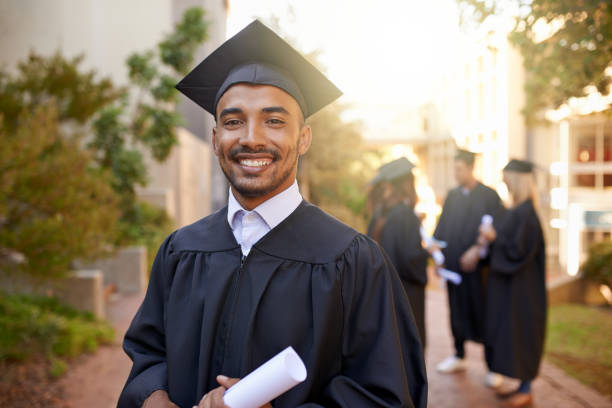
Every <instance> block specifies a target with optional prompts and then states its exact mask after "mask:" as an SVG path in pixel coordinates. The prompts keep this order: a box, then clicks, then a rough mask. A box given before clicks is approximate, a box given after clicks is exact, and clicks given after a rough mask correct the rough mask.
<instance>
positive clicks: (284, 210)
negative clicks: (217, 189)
mask: <svg viewBox="0 0 612 408" xmlns="http://www.w3.org/2000/svg"><path fill="white" fill-rule="evenodd" d="M301 202H302V195H301V194H300V190H299V187H298V184H297V180H296V181H294V182H293V184H292V185H291V187H289V188H288V189H286V190H283V191H281V192H280V193H278V194H277V195H275V196H274V197H272V198H270V199H268V200H267V201H264V202H263V203H261V204H259V205H258V206H257V207H255V208H254V209H253V210H252V212H256V213H257V214H259V216H260V217H261V218H263V220H264V221H265V222H266V224H268V226H269V227H270V229H272V228H274V227H276V226H277V225H278V224H280V223H281V222H282V221H283V220H284V219H285V218H287V217H288V216H289V215H290V214H291V213H292V212H293V211H295V209H296V208H297V207H298V206H299V205H300V203H301ZM240 211H244V212H249V211H247V210H245V209H244V208H242V206H241V205H240V203H239V202H238V200H236V198H235V197H234V193H233V192H232V189H231V187H230V191H229V194H228V203H227V222H228V223H229V225H230V227H231V228H232V229H233V225H234V218H235V217H236V214H238V213H239V212H240Z"/></svg>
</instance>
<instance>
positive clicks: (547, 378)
mask: <svg viewBox="0 0 612 408" xmlns="http://www.w3.org/2000/svg"><path fill="white" fill-rule="evenodd" d="M426 302H427V305H426V314H427V315H426V319H427V341H428V344H427V350H426V363H427V376H428V378H429V406H430V407H432V408H451V407H452V408H463V407H465V408H468V407H469V408H480V407H483V408H484V407H497V406H499V400H498V399H497V398H496V397H495V395H494V392H493V391H492V390H491V389H489V388H487V387H486V386H485V385H484V382H483V381H484V377H485V374H486V366H485V363H484V350H483V348H482V346H480V345H478V344H475V343H471V342H468V344H467V345H466V358H467V365H468V369H467V370H466V371H465V372H461V373H457V374H440V373H438V372H437V371H436V364H437V363H439V362H440V361H442V360H443V359H444V358H446V357H448V356H449V355H450V354H451V353H452V351H453V346H452V340H451V339H452V337H451V333H450V323H449V321H448V301H447V297H446V291H445V290H441V289H428V290H427V294H426ZM508 382H509V383H510V381H508ZM512 383H515V382H512ZM533 394H534V398H535V402H534V404H533V406H534V407H537V408H596V407H597V408H604V407H612V401H610V400H608V399H606V398H605V397H604V396H602V395H601V394H599V393H597V392H595V391H593V390H591V389H590V388H588V387H586V386H584V385H582V384H581V383H579V382H578V381H577V380H574V379H573V378H570V377H569V376H567V375H566V374H565V373H563V372H562V371H561V370H560V369H558V368H557V367H555V366H553V365H551V364H548V363H547V362H546V361H544V362H543V364H542V366H541V369H540V375H539V376H538V378H536V380H535V381H534V383H533Z"/></svg>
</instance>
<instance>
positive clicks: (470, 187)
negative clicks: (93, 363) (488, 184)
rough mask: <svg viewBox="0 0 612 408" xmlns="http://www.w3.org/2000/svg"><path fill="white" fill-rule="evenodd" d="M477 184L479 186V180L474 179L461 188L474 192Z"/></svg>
mask: <svg viewBox="0 0 612 408" xmlns="http://www.w3.org/2000/svg"><path fill="white" fill-rule="evenodd" d="M477 184H478V180H476V179H475V178H472V179H471V180H469V181H468V182H466V183H464V184H462V185H461V187H462V188H465V189H466V190H468V191H472V190H473V189H474V187H476V185H477Z"/></svg>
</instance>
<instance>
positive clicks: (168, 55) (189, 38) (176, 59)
mask: <svg viewBox="0 0 612 408" xmlns="http://www.w3.org/2000/svg"><path fill="white" fill-rule="evenodd" d="M207 38H208V24H207V23H206V22H205V21H204V10H202V9H201V8H191V9H189V10H187V11H186V12H185V14H184V15H183V20H182V21H181V22H180V23H178V24H177V25H176V27H175V30H174V32H173V33H172V34H170V35H169V36H168V37H166V39H165V40H164V41H162V42H161V43H160V44H159V51H160V55H161V60H162V61H163V62H164V64H167V65H169V66H171V67H172V68H173V69H174V70H175V71H176V72H179V73H182V74H184V73H187V70H188V69H189V67H190V65H191V60H192V59H193V53H194V52H195V50H196V48H197V47H198V45H200V43H201V42H203V41H205V40H206V39H207Z"/></svg>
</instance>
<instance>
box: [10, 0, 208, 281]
mask: <svg viewBox="0 0 612 408" xmlns="http://www.w3.org/2000/svg"><path fill="white" fill-rule="evenodd" d="M207 27H208V26H207V23H206V22H205V21H204V11H203V10H202V9H201V8H192V9H189V10H187V11H186V12H185V14H184V16H183V19H182V21H180V22H179V23H178V24H177V25H176V26H175V29H174V31H173V32H171V33H170V34H168V35H167V36H166V37H165V38H164V39H163V40H162V41H161V42H160V43H159V45H158V46H157V48H156V49H155V50H147V51H145V52H142V53H135V54H132V55H131V56H130V57H129V58H128V60H127V66H128V71H129V78H130V85H129V86H127V87H122V88H120V87H117V86H115V85H114V84H113V83H112V82H111V81H110V80H109V79H107V78H102V79H99V78H98V77H97V75H96V73H95V71H93V70H92V71H84V70H82V69H81V67H80V64H81V63H82V60H83V56H79V57H76V58H72V59H66V58H64V57H63V56H62V55H61V54H60V53H59V52H58V53H56V54H55V55H53V56H51V57H42V56H40V55H36V54H35V53H32V54H31V55H30V56H29V57H28V58H27V59H26V60H25V61H24V62H22V63H20V64H18V65H17V69H16V72H15V73H13V74H11V73H8V72H6V71H0V116H2V117H3V118H4V120H3V122H2V123H1V124H0V131H1V132H2V142H3V144H5V139H6V142H7V143H6V146H13V145H10V144H9V143H8V142H9V141H11V143H16V138H17V139H19V138H18V137H17V135H21V138H22V139H24V140H28V137H37V136H36V135H31V136H28V135H29V133H32V132H34V131H35V130H36V129H38V128H37V126H38V125H36V126H35V125H34V124H32V121H33V120H34V119H32V118H37V119H36V121H40V120H43V119H38V118H39V116H38V115H40V113H39V107H40V106H53V107H54V109H55V114H54V115H55V116H54V117H55V119H54V120H56V121H57V122H58V124H57V126H56V128H54V131H55V133H54V134H55V139H54V142H53V146H55V148H56V149H57V150H54V152H55V156H53V157H56V156H57V160H58V161H59V160H61V158H62V157H64V156H65V157H71V158H73V159H74V161H75V166H76V165H77V163H81V165H82V166H85V164H84V163H85V162H86V163H87V166H85V167H87V169H88V170H87V172H84V171H79V170H82V168H83V167H75V169H74V171H70V170H69V169H70V168H69V167H67V166H68V164H69V163H65V166H66V167H57V166H59V164H57V165H56V167H57V169H58V170H54V173H48V178H47V179H45V182H46V183H48V184H46V185H45V186H48V188H46V187H45V188H41V187H40V185H39V184H37V183H36V182H35V181H36V180H37V179H36V178H35V177H33V176H32V177H29V178H28V177H26V176H25V175H24V176H23V177H22V178H21V179H19V180H20V181H19V180H18V181H19V182H18V181H10V183H13V184H15V185H18V186H20V187H19V188H20V189H22V190H23V191H22V193H23V194H22V195H18V201H19V200H21V201H23V202H22V203H20V204H19V205H22V204H23V205H26V204H27V205H30V206H32V207H33V208H38V207H37V205H38V204H40V203H43V202H44V200H46V199H49V200H52V197H54V195H53V193H54V192H55V191H57V192H64V193H65V194H63V195H60V196H63V197H64V199H65V201H66V202H64V203H63V204H62V205H64V206H66V207H65V208H68V209H70V208H74V207H71V206H76V205H80V203H79V202H78V201H79V200H81V199H82V197H81V196H79V195H76V194H71V193H70V192H71V190H70V189H68V190H66V189H65V188H64V186H63V185H62V184H63V183H65V182H66V180H65V179H66V178H72V177H74V178H75V179H74V180H73V181H74V183H75V186H76V183H77V181H78V179H80V177H82V178H83V182H84V183H90V184H91V185H89V187H90V189H93V183H94V180H93V179H88V177H90V176H91V177H94V178H95V177H98V178H99V180H102V181H104V182H105V183H106V185H107V186H109V187H110V188H111V190H110V191H111V192H113V194H114V196H115V202H114V205H115V206H116V207H118V212H117V211H110V210H109V211H107V215H106V218H104V220H105V223H106V228H105V229H102V230H98V232H99V235H98V236H97V238H99V243H100V245H93V246H92V250H91V251H90V250H89V249H88V248H87V247H86V246H87V245H90V244H91V243H92V242H91V240H90V239H88V238H87V237H85V236H84V235H86V234H87V233H88V230H87V228H89V227H87V226H88V225H89V223H90V222H94V224H95V222H97V221H95V220H96V219H99V217H101V215H100V214H98V211H96V210H95V208H94V207H92V206H86V207H85V208H87V209H88V211H90V212H91V213H92V214H91V217H92V218H93V219H92V220H86V219H83V218H79V217H76V218H69V217H67V215H62V213H61V211H60V212H59V214H60V215H59V216H58V217H59V218H57V219H55V221H54V223H53V222H51V221H52V218H49V220H48V222H47V221H45V222H47V223H46V224H45V223H42V224H40V225H37V226H35V225H33V224H32V225H29V224H28V222H29V221H28V219H27V217H25V218H23V217H22V218H17V219H14V220H13V219H12V218H11V216H12V215H11V214H7V213H6V211H10V210H11V209H12V207H11V206H12V205H13V202H14V200H15V199H14V198H13V197H12V196H10V195H9V192H8V190H7V193H6V194H3V195H2V196H0V198H1V199H2V202H0V223H1V222H7V221H5V220H8V219H10V220H13V222H14V228H13V229H6V230H5V229H4V225H3V229H2V233H3V237H4V238H3V239H4V241H2V242H0V250H2V251H4V252H6V253H7V254H8V253H10V254H12V255H14V254H15V253H17V254H21V255H23V256H25V259H26V260H27V264H28V265H36V267H37V268H39V269H36V268H34V267H33V266H32V267H31V268H30V267H29V266H28V268H26V269H28V270H29V271H31V272H34V271H36V273H38V272H39V273H41V274H42V273H46V271H45V270H44V269H45V268H44V265H46V264H50V263H52V264H53V265H54V266H53V267H51V266H49V265H48V267H49V268H51V269H49V270H48V271H47V272H48V273H49V274H50V275H53V274H54V273H55V272H57V271H59V269H61V268H60V266H61V265H64V266H67V260H72V259H74V258H77V257H78V258H84V259H86V258H88V257H90V256H93V255H95V254H96V253H97V251H96V250H93V249H95V248H100V247H101V246H104V245H108V244H109V243H112V244H114V245H126V244H134V243H142V244H147V246H148V247H149V248H150V249H154V248H153V247H156V246H157V245H158V244H159V242H157V241H158V240H159V239H160V237H161V236H162V235H163V234H164V233H165V231H166V230H167V229H168V228H170V220H169V218H168V216H167V215H166V214H165V212H163V211H162V210H159V209H157V208H155V207H153V206H150V205H147V204H146V203H143V202H140V201H138V200H137V198H136V187H137V186H138V185H141V186H144V185H146V182H147V175H146V168H145V165H144V161H143V156H142V153H141V152H143V151H148V152H150V154H151V156H152V157H153V158H154V159H156V160H159V161H162V160H164V159H165V158H167V156H168V155H169V154H170V152H171V149H172V147H173V146H174V145H175V144H176V143H177V137H176V130H175V129H176V126H177V125H178V124H180V122H181V119H180V117H179V115H178V113H177V112H175V109H174V107H175V104H176V100H177V98H178V92H177V91H176V90H175V89H174V84H175V83H176V82H177V81H178V79H179V78H180V76H182V75H183V74H184V73H185V72H186V71H187V69H188V67H189V65H190V64H191V61H192V59H193V53H194V51H195V50H196V48H197V47H198V45H199V44H201V43H202V41H204V40H205V39H206V37H207ZM49 115H50V113H49ZM45 123H50V119H49V120H47V121H46V122H45ZM49 126H50V125H49ZM26 136H27V137H26ZM60 136H61V137H60ZM6 146H3V152H4V153H5V154H4V155H3V156H2V157H1V161H0V168H4V167H6V168H13V167H11V166H13V163H14V162H17V160H18V158H17V157H12V156H11V150H10V149H8V150H5V148H6ZM13 147H14V146H13ZM75 149H80V153H81V154H83V155H84V156H82V157H81V156H78V157H77V153H76V152H75V151H74V150H75ZM36 154H37V153H36V152H33V153H31V154H30V156H27V157H28V158H29V159H32V161H31V162H28V161H27V160H24V161H22V162H21V163H22V164H23V163H26V162H28V163H29V166H30V167H31V168H32V169H31V170H32V174H39V173H37V172H40V171H43V170H44V166H45V163H46V162H45V161H44V160H40V159H39V160H35V159H33V157H35V156H36ZM62 155H64V156H62ZM45 157H47V156H45ZM85 157H86V158H87V160H85ZM79 160H81V161H79ZM54 163H55V162H54ZM54 169H55V167H54ZM94 169H95V170H94ZM14 171H19V172H21V170H19V167H14ZM41 176H42V173H41ZM15 177H17V176H15ZM7 183H9V181H7ZM73 188H76V187H73ZM86 191H88V190H87V189H86V190H85V192H86ZM96 191H97V190H96ZM2 192H3V193H5V191H4V189H3V191H2ZM20 192H21V190H20ZM10 194H15V192H14V191H13V192H10ZM84 194H86V193H84ZM100 194H102V193H100ZM37 200H38V201H37ZM71 200H76V201H71ZM15 205H16V204H15ZM58 205H59V204H58ZM58 208H64V207H61V206H60V207H58ZM106 210H107V209H106V208H105V206H104V203H103V202H101V203H100V208H99V211H106ZM58 211H59V210H58ZM58 211H56V212H58ZM77 213H78V214H81V213H80V212H78V211H77ZM113 217H114V218H113ZM68 220H71V222H74V223H76V225H75V226H74V228H75V230H74V231H80V230H79V225H80V226H81V227H82V228H83V231H82V232H81V233H75V234H73V235H70V234H64V235H62V237H63V238H61V239H60V238H58V237H56V236H55V235H53V234H50V232H51V231H53V232H54V233H55V234H56V235H58V236H59V235H61V234H62V232H61V228H60V226H61V225H62V224H67V223H68ZM79 223H81V224H79ZM28 225H29V226H28ZM26 227H27V228H29V229H30V234H31V235H28V234H25V233H24V232H23V231H27V228H26ZM35 227H36V228H38V231H46V234H45V233H41V234H37V233H36V231H35V229H36V228H35ZM45 228H48V230H45ZM69 230H70V231H72V230H71V229H68V228H67V229H66V231H69ZM111 235H112V236H111ZM68 239H70V240H73V241H74V242H73V247H71V248H63V247H62V245H60V243H61V244H66V245H67V242H68V241H67V240H68ZM37 240H38V241H37ZM35 241H36V245H38V246H40V247H44V245H47V244H48V246H49V248H51V247H53V248H55V250H56V251H58V252H57V255H53V252H52V251H51V250H49V251H47V252H41V251H38V252H36V251H29V248H34V245H35ZM77 241H79V242H77ZM109 241H110V242H109ZM26 247H27V248H26ZM76 247H79V248H78V249H77V248H76ZM21 250H23V251H25V252H22V251H21ZM28 251H29V252H28ZM0 256H1V255H0ZM52 256H57V257H58V259H57V262H56V261H54V260H51V259H50V258H49V257H52ZM45 257H46V260H45V259H43V258H45ZM35 258H36V259H35ZM60 258H61V259H60ZM6 259H8V258H6ZM37 262H41V263H40V264H36V263H37Z"/></svg>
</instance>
